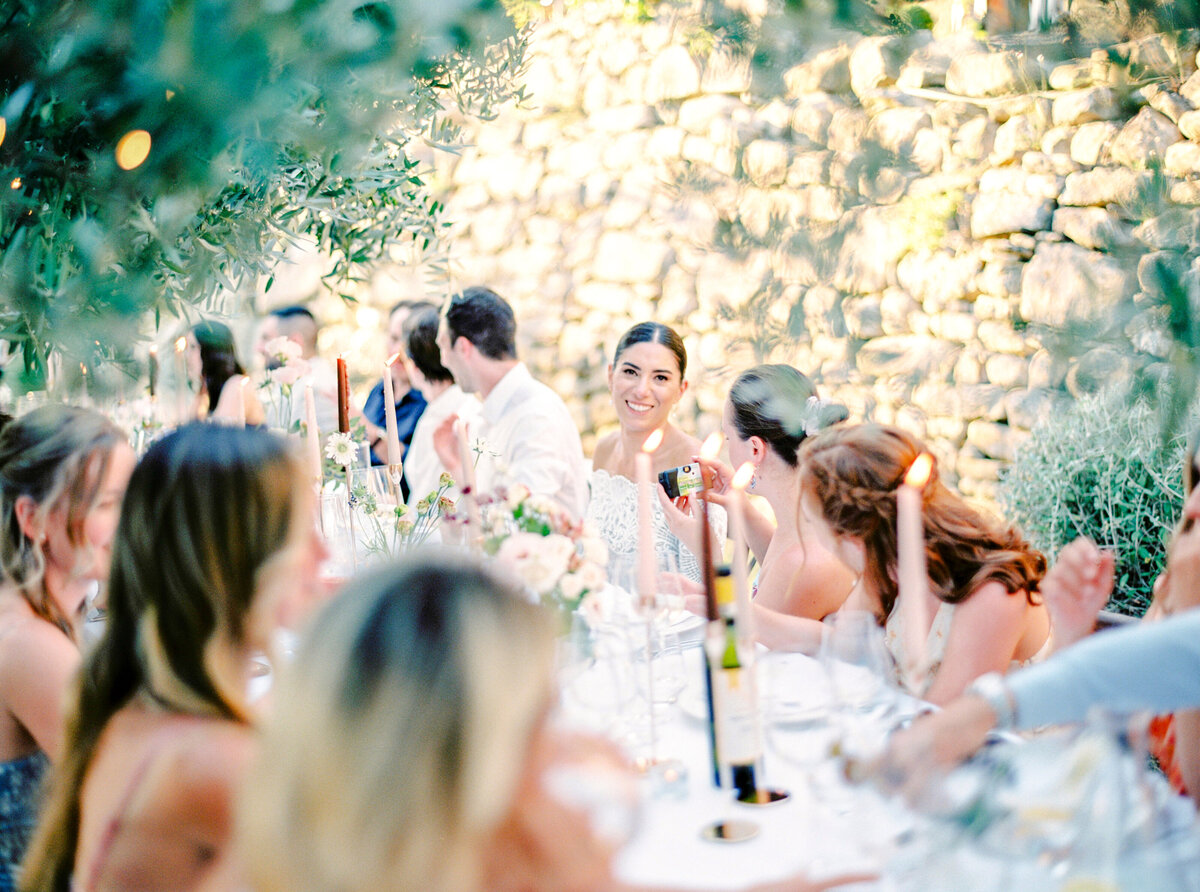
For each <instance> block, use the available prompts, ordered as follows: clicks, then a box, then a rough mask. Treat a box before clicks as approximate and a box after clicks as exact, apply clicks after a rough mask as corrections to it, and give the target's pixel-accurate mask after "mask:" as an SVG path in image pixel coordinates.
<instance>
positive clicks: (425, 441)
mask: <svg viewBox="0 0 1200 892" xmlns="http://www.w3.org/2000/svg"><path fill="white" fill-rule="evenodd" d="M440 322H441V315H440V314H439V313H438V310H437V307H435V306H432V305H427V306H425V307H423V308H421V309H417V310H414V311H413V312H411V313H410V314H409V317H408V321H407V322H406V323H405V326H404V330H405V351H406V353H407V362H408V374H409V377H410V378H411V379H412V381H413V383H414V384H416V386H417V387H418V389H420V391H421V393H423V394H425V398H426V399H427V400H428V404H427V405H426V406H425V411H424V412H422V413H421V417H420V418H419V419H417V423H416V427H415V428H414V429H413V433H412V444H411V445H410V446H409V448H408V454H407V455H406V456H405V460H404V476H405V478H406V479H407V481H408V487H409V498H408V502H409V507H410V508H415V507H416V504H417V502H419V501H420V500H421V499H423V498H425V496H427V495H429V493H431V492H434V491H436V490H437V489H438V486H439V484H438V480H439V478H440V477H441V476H442V473H443V472H446V471H448V469H447V468H446V466H445V465H444V464H442V460H441V458H439V457H438V453H437V450H436V449H435V448H434V445H433V433H434V431H436V430H437V429H438V426H439V425H441V423H442V422H443V421H445V420H446V419H447V418H449V417H450V416H452V415H453V416H457V417H458V418H462V419H466V420H467V422H468V423H470V422H471V421H473V420H474V419H475V417H476V416H477V415H478V414H479V400H477V399H475V397H473V396H471V395H470V394H469V393H464V392H463V389H462V388H461V387H459V386H458V384H456V383H455V381H454V376H453V375H451V374H450V370H449V369H448V368H446V367H445V366H444V365H442V354H441V351H440V350H439V349H438V345H437V333H438V325H439V324H440ZM397 421H399V419H398V418H397Z"/></svg>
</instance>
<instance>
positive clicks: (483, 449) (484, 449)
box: [471, 437, 500, 456]
mask: <svg viewBox="0 0 1200 892" xmlns="http://www.w3.org/2000/svg"><path fill="white" fill-rule="evenodd" d="M471 451H472V452H474V453H475V454H476V455H491V456H498V455H499V454H500V453H499V452H493V451H492V448H491V447H490V446H488V442H487V440H485V439H484V438H483V437H476V438H475V441H474V442H473V443H472V444H471Z"/></svg>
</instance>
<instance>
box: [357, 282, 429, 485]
mask: <svg viewBox="0 0 1200 892" xmlns="http://www.w3.org/2000/svg"><path fill="white" fill-rule="evenodd" d="M433 306H434V305H433V304H431V303H427V302H420V303H406V302H401V303H398V304H396V305H395V306H394V307H392V309H391V311H390V312H389V313H388V327H387V355H388V356H389V357H391V356H395V355H396V354H399V359H397V360H396V361H395V362H393V363H392V366H391V370H392V395H393V396H394V397H395V399H396V433H397V435H398V436H399V438H400V446H401V448H402V449H403V450H404V451H405V452H406V453H407V451H408V446H409V444H410V443H411V442H412V436H413V430H414V429H415V428H416V426H417V419H418V418H420V417H421V413H422V412H424V411H425V397H424V396H423V395H422V393H421V391H419V390H416V389H414V388H413V386H412V384H411V382H410V381H409V378H408V367H407V366H406V364H405V363H406V361H407V356H406V355H405V351H404V323H405V321H406V320H407V319H408V317H409V314H411V313H412V312H413V311H414V310H420V309H424V308H426V307H433ZM363 417H364V418H365V419H366V420H367V437H368V438H369V439H370V443H371V463H372V464H374V465H382V464H385V463H386V462H387V442H386V440H385V439H384V434H385V432H386V431H385V426H384V414H383V379H382V378H381V379H380V380H379V381H378V382H377V383H376V384H375V386H374V387H373V388H371V392H370V394H368V396H367V401H366V403H365V404H364V405H363ZM400 488H401V490H402V492H403V494H404V498H405V499H407V498H408V481H407V480H406V479H404V478H403V477H402V478H401V480H400Z"/></svg>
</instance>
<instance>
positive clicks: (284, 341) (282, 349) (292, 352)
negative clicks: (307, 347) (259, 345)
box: [263, 337, 304, 365]
mask: <svg viewBox="0 0 1200 892" xmlns="http://www.w3.org/2000/svg"><path fill="white" fill-rule="evenodd" d="M263 352H264V353H266V354H267V355H268V356H272V357H274V358H275V359H277V360H279V361H280V362H281V363H283V364H284V365H287V364H288V363H289V362H291V361H292V360H293V359H299V358H300V354H301V353H303V352H304V351H303V350H302V349H301V348H300V345H299V344H297V343H296V342H295V341H293V340H292V339H291V338H287V337H278V338H272V339H271V340H269V341H267V343H265V344H264V345H263Z"/></svg>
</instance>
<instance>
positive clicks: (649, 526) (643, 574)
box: [634, 428, 663, 607]
mask: <svg viewBox="0 0 1200 892" xmlns="http://www.w3.org/2000/svg"><path fill="white" fill-rule="evenodd" d="M662 441H663V432H662V428H659V429H658V430H655V431H653V432H652V433H651V434H650V436H648V437H647V438H646V442H644V443H643V444H642V449H641V451H640V452H638V454H637V455H636V456H634V469H635V471H636V472H637V473H636V476H637V495H638V571H637V587H638V596H639V597H640V598H641V600H642V604H643V606H646V607H652V606H653V605H654V593H655V590H656V588H657V586H656V585H655V581H656V576H657V573H656V572H655V569H656V567H657V561H656V560H655V549H654V514H653V511H652V509H651V503H650V500H651V499H652V498H654V476H653V468H652V467H651V455H652V454H653V453H654V450H655V449H657V448H658V447H659V446H660V445H661V444H662Z"/></svg>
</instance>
